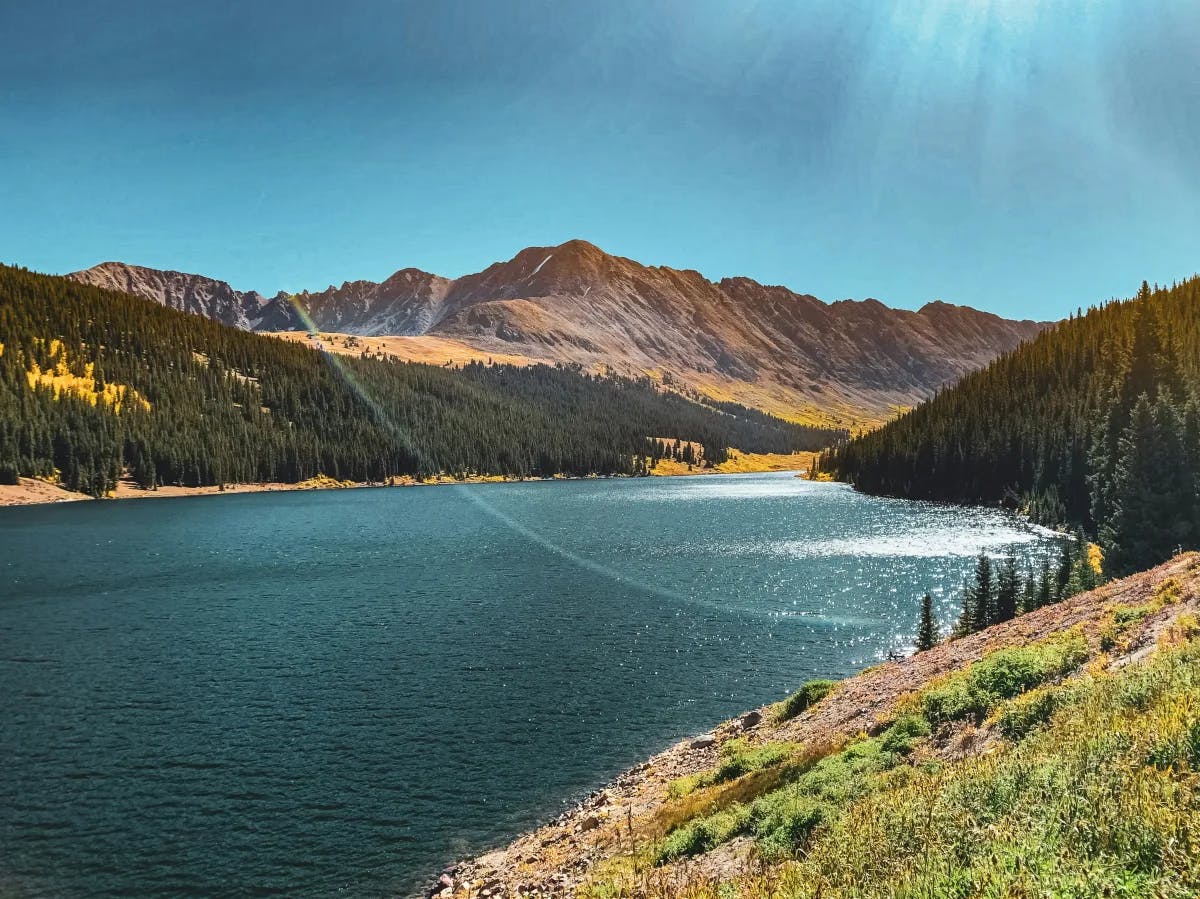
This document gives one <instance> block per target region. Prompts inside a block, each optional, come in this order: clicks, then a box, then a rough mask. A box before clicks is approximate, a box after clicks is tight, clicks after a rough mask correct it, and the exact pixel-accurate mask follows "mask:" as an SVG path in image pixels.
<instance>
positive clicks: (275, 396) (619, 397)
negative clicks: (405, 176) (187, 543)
mask: <svg viewBox="0 0 1200 899" xmlns="http://www.w3.org/2000/svg"><path fill="white" fill-rule="evenodd" d="M192 286H193V287H196V288H199V287H200V286H201V285H197V284H193V285H192ZM208 296H210V298H211V296H212V295H211V294H208ZM247 308H248V307H247ZM652 437H653V438H663V439H669V440H673V441H678V440H683V441H686V442H692V443H697V444H699V445H701V446H703V456H704V458H705V459H706V460H710V461H711V462H712V463H714V464H718V463H721V462H723V461H725V459H726V451H727V450H728V448H730V447H737V448H738V449H740V450H744V451H746V452H757V453H792V452H796V451H798V450H812V449H817V448H819V447H820V446H821V445H824V444H827V443H829V442H830V441H832V440H835V439H837V438H838V437H839V434H838V433H837V432H830V431H821V430H817V429H812V428H806V427H803V426H799V425H794V424H789V423H787V422H784V421H781V420H779V419H777V418H772V417H770V416H768V415H766V414H764V413H762V412H760V411H758V410H755V409H747V408H744V407H740V406H735V405H732V404H722V405H716V404H710V405H700V404H698V403H694V402H691V401H689V400H688V399H686V398H684V397H681V396H679V395H677V394H674V393H670V392H666V391H662V390H659V389H656V388H655V387H654V386H653V385H652V384H650V383H648V382H646V381H631V380H627V379H621V378H616V377H592V376H589V375H587V374H584V373H580V372H576V371H572V370H568V369H565V368H550V367H547V366H522V367H514V366H503V365H491V366H489V365H482V364H474V365H469V366H466V367H465V368H463V369H461V370H447V369H444V368H440V367H436V366H430V365H421V364H415V363H401V362H395V361H389V360H379V359H365V358H346V357H333V356H330V355H327V354H323V353H321V352H318V351H317V350H314V349H311V348H309V347H304V346H297V345H294V344H289V343H286V342H284V341H281V340H276V339H273V338H271V337H267V336H263V335H259V334H252V333H247V332H245V331H242V330H238V329H235V328H231V327H226V326H224V325H221V324H218V323H216V322H213V321H209V320H206V319H205V318H201V317H199V316H195V315H185V314H183V313H182V312H178V311H175V310H173V309H169V308H163V307H162V306H159V305H156V304H154V303H151V302H147V301H146V300H144V299H140V298H137V297H133V296H130V295H128V294H125V293H117V292H113V291H109V290H103V289H100V288H96V287H89V286H86V285H83V284H80V283H78V282H77V281H73V280H69V279H66V278H57V277H52V276H47V275H38V274H34V273H32V272H28V271H25V270H22V269H17V268H11V267H5V266H0V482H2V483H7V484H16V483H18V481H19V478H21V477H41V478H50V479H54V480H56V481H58V482H61V484H62V485H63V486H65V487H68V488H69V489H71V490H76V491H80V492H84V493H88V494H92V495H104V494H107V493H109V492H110V491H111V490H113V488H114V487H115V486H116V482H117V479H118V478H119V477H120V476H121V474H122V472H123V471H125V470H128V471H129V473H130V475H131V477H132V478H133V479H134V480H135V481H136V482H137V483H138V484H139V485H141V486H144V487H150V488H152V487H156V486H158V485H180V486H189V487H192V486H204V485H220V484H225V483H239V482H240V483H246V482H263V481H282V482H287V483H295V482H298V481H306V480H308V479H310V478H312V477H314V476H317V475H326V476H329V477H332V478H335V479H338V480H352V481H360V482H362V481H369V482H375V483H378V482H381V481H386V480H388V479H389V478H393V477H398V476H405V475H411V476H415V477H418V478H429V477H433V476H437V475H447V476H451V477H464V476H473V475H497V476H508V477H550V476H554V475H578V476H585V475H590V474H640V473H645V472H646V470H647V468H648V467H649V466H650V465H651V464H652V463H653V462H654V461H655V460H656V457H657V456H658V455H660V450H659V447H660V446H661V443H660V441H659V440H657V439H656V440H653V441H652V440H651V439H650V438H652Z"/></svg>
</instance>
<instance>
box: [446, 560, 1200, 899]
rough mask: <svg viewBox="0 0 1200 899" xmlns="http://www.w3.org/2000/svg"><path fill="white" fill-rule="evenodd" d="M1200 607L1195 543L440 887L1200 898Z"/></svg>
mask: <svg viewBox="0 0 1200 899" xmlns="http://www.w3.org/2000/svg"><path fill="white" fill-rule="evenodd" d="M1198 610H1200V554H1195V553H1193V554H1189V555H1185V556H1181V557H1179V558H1177V559H1174V560H1172V561H1171V562H1170V563H1168V564H1165V565H1163V566H1161V567H1159V568H1157V569H1155V570H1153V571H1149V572H1146V573H1144V574H1140V575H1137V576H1134V577H1131V578H1128V579H1126V580H1123V581H1118V582H1113V583H1110V584H1108V585H1106V586H1104V587H1102V588H1100V589H1098V590H1095V591H1092V592H1090V593H1087V594H1082V595H1079V596H1076V597H1073V598H1071V599H1068V600H1065V601H1064V602H1062V603H1059V604H1057V605H1053V606H1047V607H1044V608H1041V609H1038V610H1036V611H1032V612H1029V613H1027V614H1025V615H1023V616H1021V617H1019V618H1016V619H1014V620H1012V621H1009V622H1006V623H1004V624H1001V625H997V626H995V627H992V628H989V629H987V630H985V631H982V632H980V633H977V634H974V635H971V636H969V637H965V638H962V639H959V640H955V641H952V642H948V643H943V644H941V645H939V646H936V647H935V648H933V649H931V650H927V651H925V652H921V653H917V654H916V655H913V656H910V657H909V658H906V659H903V660H901V661H896V662H888V663H886V664H884V665H880V666H877V667H875V668H872V669H868V670H867V671H865V672H863V673H862V674H860V675H858V676H857V677H853V678H850V679H849V680H846V681H844V682H842V683H840V684H837V685H836V686H834V687H833V689H832V690H831V691H830V692H828V694H827V695H825V696H824V698H818V699H817V700H816V701H815V703H813V704H812V705H810V706H809V707H808V708H807V709H805V710H801V711H800V712H799V714H796V715H795V716H794V717H791V718H789V719H787V720H780V712H781V709H782V706H780V705H777V706H769V707H766V708H763V709H759V710H757V711H755V712H751V713H749V714H747V715H745V716H743V717H742V718H740V719H735V720H732V721H728V722H726V723H724V724H722V725H720V726H718V727H717V728H716V729H715V730H714V731H713V732H712V733H711V734H709V735H706V736H704V737H701V738H698V739H694V740H688V741H684V742H682V743H680V744H678V745H676V746H674V747H672V748H671V749H669V750H667V751H666V752H664V753H662V754H660V755H658V756H655V757H654V758H652V759H650V760H649V761H648V762H647V763H646V764H644V765H639V766H638V767H636V768H633V769H632V770H630V771H628V772H626V773H624V774H622V775H621V776H620V777H618V778H617V779H616V780H614V781H613V782H612V783H611V784H609V785H608V786H607V787H606V788H604V789H602V790H599V791H597V792H596V793H594V794H592V795H591V796H589V797H588V798H587V799H586V800H584V802H582V803H581V804H580V805H579V806H578V807H576V808H574V809H573V810H571V811H570V812H568V813H566V814H564V815H563V816H561V817H560V818H558V819H557V820H555V821H554V822H552V823H550V824H548V825H546V826H545V827H542V828H540V829H538V830H536V831H534V832H532V833H529V834H527V835H525V836H523V837H521V838H520V839H518V840H517V841H516V842H514V843H513V844H512V845H511V846H509V847H507V848H505V849H501V850H498V851H496V852H493V853H489V854H487V855H484V856H481V857H479V858H477V859H474V860H471V861H467V862H463V863H460V864H457V865H454V866H451V867H450V868H448V869H447V871H446V872H445V874H443V875H442V878H441V880H440V882H439V883H437V884H436V885H435V886H434V888H433V892H434V893H439V894H441V895H444V896H456V897H458V896H466V895H472V896H481V895H489V896H515V895H528V894H531V893H533V892H534V891H536V892H538V893H540V894H542V895H551V896H573V895H579V896H588V897H602V896H607V897H616V896H631V897H633V896H649V897H662V899H666V897H678V896H687V897H692V899H708V897H712V899H718V897H726V896H739V897H746V899H750V897H764V899H765V897H767V896H771V897H777V899H786V897H816V896H823V897H826V899H828V897H839V896H856V897H875V896H878V897H885V896H887V897H891V896H896V895H911V896H943V895H996V896H1002V895H1004V896H1008V895H1020V896H1026V895H1029V896H1033V895H1070V896H1079V897H1083V896H1098V895H1113V896H1116V895H1129V896H1134V895H1136V896H1142V895H1145V896H1151V895H1154V896H1166V895H1172V896H1174V895H1178V896H1185V895H1195V891H1196V890H1197V889H1200V863H1198V861H1197V859H1198V858H1200V855H1197V849H1200V846H1197V845H1196V843H1195V840H1196V836H1195V835H1196V833H1197V830H1196V828H1197V825H1200V793H1198V791H1197V790H1198V786H1200V781H1198V772H1200V640H1198V639H1197V638H1198V637H1200V620H1198V619H1197V611H1198ZM816 695H818V696H819V694H816ZM484 891H486V892H484Z"/></svg>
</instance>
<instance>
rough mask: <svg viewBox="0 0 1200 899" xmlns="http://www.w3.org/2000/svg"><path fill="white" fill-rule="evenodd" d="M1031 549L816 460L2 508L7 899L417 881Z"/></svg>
mask: <svg viewBox="0 0 1200 899" xmlns="http://www.w3.org/2000/svg"><path fill="white" fill-rule="evenodd" d="M1010 550H1012V551H1016V552H1018V553H1020V554H1022V555H1023V556H1024V557H1027V558H1031V559H1032V558H1040V556H1041V555H1044V554H1046V553H1050V552H1055V551H1056V547H1055V543H1054V540H1053V538H1051V537H1050V535H1048V534H1046V533H1045V532H1042V531H1039V530H1037V529H1034V528H1031V527H1029V526H1027V525H1025V524H1023V523H1021V522H1019V521H1017V520H1016V519H1014V518H1012V517H1010V516H1007V515H1005V514H1002V513H1000V512H990V511H977V510H964V509H961V508H953V507H946V506H937V505H930V504H922V503H911V502H905V501H901V500H888V499H876V498H870V497H866V496H862V495H859V494H855V493H854V492H852V491H850V490H848V489H847V488H845V487H843V486H841V485H836V484H811V483H807V482H804V481H799V480H797V479H795V478H794V477H791V476H790V475H787V474H767V475H731V476H723V477H711V478H708V477H705V478H701V477H695V478H653V479H641V480H610V481H574V482H550V483H526V484H497V485H475V486H467V487H437V488H418V489H405V488H400V489H390V490H386V489H378V490H354V491H328V492H305V493H279V494H244V495H231V496H217V497H203V498H189V499H162V500H142V501H132V502H121V503H74V504H65V505H59V506H43V507H33V508H26V509H3V510H0V720H2V721H3V727H2V728H0V762H2V763H0V894H5V895H7V894H8V893H14V894H16V895H18V896H20V895H30V896H54V897H73V896H80V897H82V896H114V897H115V896H128V895H133V894H136V895H143V896H176V895H198V896H199V895H203V896H236V895H281V896H285V895H286V896H331V895H349V896H395V895H404V894H407V893H411V892H413V891H414V890H415V889H417V888H418V887H419V886H421V885H423V883H424V882H425V881H426V879H427V878H428V877H429V875H430V874H431V873H436V871H437V870H438V869H439V868H440V866H441V865H442V864H444V863H445V862H447V861H449V860H452V859H453V858H455V857H458V856H461V855H464V854H470V853H473V852H476V851H479V850H481V849H485V848H488V847H489V846H491V845H495V844H497V843H501V842H503V841H505V840H507V839H509V838H511V837H512V836H514V835H515V834H516V833H518V832H519V831H520V830H522V829H525V828H527V827H529V826H531V825H534V824H536V823H538V822H540V821H542V820H544V819H546V818H548V817H551V816H553V815H555V814H557V813H558V812H560V811H561V810H562V809H563V807H564V804H565V803H567V802H568V801H569V800H570V799H572V798H577V797H578V796H579V795H580V794H581V793H585V792H587V791H589V790H591V789H594V788H595V787H597V786H599V785H600V784H602V783H603V782H604V781H606V780H607V779H609V778H610V777H611V776H613V775H614V774H615V773H617V772H619V771H620V770H622V769H623V768H626V767H628V766H629V765H631V764H633V763H635V762H637V761H638V760H640V759H641V758H643V757H644V756H646V755H648V754H650V753H652V752H655V751H657V750H659V749H662V748H664V747H665V746H666V745H668V744H669V743H670V742H672V741H673V740H676V739H678V738H681V737H683V736H686V735H688V734H690V733H695V732H698V731H702V730H705V729H707V728H708V727H710V726H711V725H712V724H714V723H715V722H717V721H719V720H722V719H724V718H727V717H730V716H731V715H734V714H736V713H738V712H740V711H742V710H744V709H747V708H750V707H753V706H757V705H760V704H762V703H764V702H767V701H771V700H775V699H778V698H781V697H782V696H783V695H785V694H786V693H787V692H789V691H791V690H793V689H795V688H796V687H797V686H798V685H799V684H800V683H802V682H803V681H805V680H806V679H808V678H810V677H814V676H832V677H840V676H844V675H847V674H849V673H851V672H853V671H855V670H857V669H859V668H861V667H862V666H864V665H866V664H870V663H872V662H873V661H875V660H877V659H879V658H881V657H883V656H884V655H886V654H887V653H888V652H889V651H893V650H899V649H904V648H906V647H907V646H908V645H909V644H910V643H911V640H912V637H913V633H914V631H915V629H916V611H917V598H918V596H919V595H920V594H921V593H922V592H924V591H925V590H926V589H929V590H931V591H933V593H934V595H935V597H937V600H938V608H939V611H940V614H941V615H942V617H943V620H944V621H945V622H946V623H948V622H949V620H950V619H951V618H952V617H953V614H954V611H955V610H954V608H953V604H954V602H955V601H956V599H957V593H958V588H959V586H960V585H961V583H962V581H963V578H964V577H965V575H966V574H967V572H968V571H969V570H970V568H971V567H972V565H973V563H974V557H975V556H976V555H977V554H978V553H979V552H981V551H985V552H989V553H996V554H999V553H1003V552H1008V551H1010Z"/></svg>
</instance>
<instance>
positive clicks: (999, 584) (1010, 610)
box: [992, 556, 1021, 624]
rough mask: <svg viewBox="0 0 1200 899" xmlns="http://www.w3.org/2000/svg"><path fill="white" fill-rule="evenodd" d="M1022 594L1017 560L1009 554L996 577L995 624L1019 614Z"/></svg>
mask: <svg viewBox="0 0 1200 899" xmlns="http://www.w3.org/2000/svg"><path fill="white" fill-rule="evenodd" d="M1020 596H1021V576H1020V574H1018V573H1017V560H1016V559H1015V558H1014V557H1012V556H1009V558H1008V559H1006V560H1005V562H1004V564H1003V565H1002V566H1000V573H999V575H998V577H997V578H996V600H995V615H994V618H993V622H992V623H993V624H996V623H999V622H1001V621H1010V620H1011V619H1013V618H1015V617H1016V616H1017V607H1018V602H1019V600H1020Z"/></svg>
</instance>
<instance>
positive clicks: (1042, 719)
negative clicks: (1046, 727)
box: [996, 687, 1072, 743]
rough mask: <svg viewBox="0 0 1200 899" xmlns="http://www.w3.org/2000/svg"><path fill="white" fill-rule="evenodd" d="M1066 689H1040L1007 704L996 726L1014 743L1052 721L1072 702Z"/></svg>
mask: <svg viewBox="0 0 1200 899" xmlns="http://www.w3.org/2000/svg"><path fill="white" fill-rule="evenodd" d="M1071 693H1072V691H1071V690H1069V689H1067V688H1066V687H1039V688H1037V689H1036V690H1030V691H1029V692H1028V693H1025V694H1023V695H1021V696H1018V697H1016V698H1015V699H1013V700H1011V701H1009V702H1006V703H1005V704H1004V706H1003V707H1002V708H1001V709H1000V711H999V713H998V714H997V715H996V726H997V727H998V728H999V729H1000V733H1002V734H1003V735H1004V736H1005V737H1006V738H1007V739H1009V740H1012V741H1013V742H1014V743H1015V742H1017V741H1019V740H1023V739H1025V737H1026V736H1028V735H1029V734H1030V733H1031V732H1032V731H1033V730H1034V729H1035V728H1038V727H1041V726H1042V725H1043V724H1046V723H1048V722H1049V721H1050V718H1051V717H1052V716H1053V715H1054V712H1055V711H1056V710H1057V709H1059V708H1060V707H1061V706H1063V705H1065V704H1067V703H1069V702H1070V701H1071Z"/></svg>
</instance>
